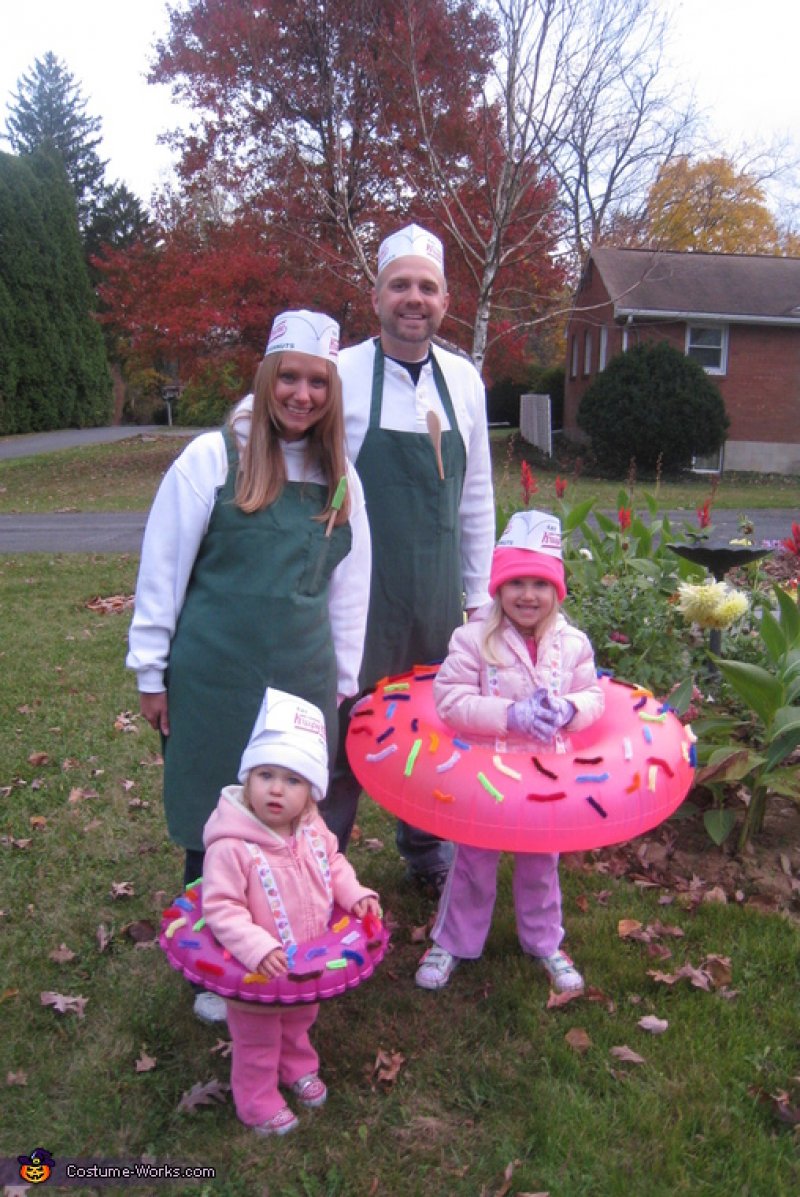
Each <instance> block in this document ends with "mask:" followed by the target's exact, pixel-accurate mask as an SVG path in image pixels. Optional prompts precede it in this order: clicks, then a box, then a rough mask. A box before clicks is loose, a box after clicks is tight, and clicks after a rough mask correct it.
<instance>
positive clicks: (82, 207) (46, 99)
mask: <svg viewBox="0 0 800 1197" xmlns="http://www.w3.org/2000/svg"><path fill="white" fill-rule="evenodd" d="M17 89H18V90H17V91H16V93H14V94H13V95H12V103H11V105H10V106H9V111H8V117H7V120H6V137H7V138H8V141H9V142H10V144H11V148H12V150H13V151H14V152H15V153H17V154H30V153H32V152H33V151H34V150H37V149H39V148H40V147H42V148H44V147H47V146H51V147H52V148H53V149H55V150H56V151H57V152H58V154H59V155H60V157H61V161H62V162H63V164H64V169H65V170H66V172H67V178H68V179H69V181H70V184H71V186H72V189H73V191H74V193H75V203H76V205H77V210H78V226H79V228H80V230H81V234H82V235H85V233H86V231H87V229H88V228H89V227H90V225H91V224H92V221H93V219H94V216H95V212H96V207H97V200H98V197H99V195H100V192H101V190H102V186H103V178H104V175H105V169H106V166H107V165H108V164H107V162H104V161H103V160H102V159H101V158H100V155H99V153H98V147H99V146H100V142H101V136H100V129H101V124H102V122H101V121H100V118H99V117H94V116H89V115H87V112H86V106H87V101H86V100H85V99H84V98H83V96H82V95H81V90H80V87H79V86H78V84H77V83H76V82H75V79H74V76H73V75H72V74H71V73H70V71H69V70H68V69H67V66H66V64H65V63H64V62H62V61H61V60H60V59H58V58H57V57H56V56H55V54H53V53H52V51H48V52H47V53H46V54H45V56H44V58H37V59H36V61H35V63H34V66H33V70H32V71H30V72H29V74H27V75H22V76H21V78H20V79H19V80H18V81H17Z"/></svg>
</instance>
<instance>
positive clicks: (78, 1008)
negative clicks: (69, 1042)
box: [39, 992, 89, 1018]
mask: <svg viewBox="0 0 800 1197" xmlns="http://www.w3.org/2000/svg"><path fill="white" fill-rule="evenodd" d="M39 1000H40V1001H41V1003H42V1005H43V1006H52V1007H53V1008H54V1009H55V1010H57V1011H58V1013H59V1014H77V1016H78V1018H83V1012H84V1009H85V1008H86V1003H87V1002H88V1000H89V999H88V998H85V997H80V996H78V997H70V996H69V995H68V994H66V993H52V992H47V993H40V994H39Z"/></svg>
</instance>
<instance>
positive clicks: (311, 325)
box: [264, 309, 339, 365]
mask: <svg viewBox="0 0 800 1197" xmlns="http://www.w3.org/2000/svg"><path fill="white" fill-rule="evenodd" d="M270 353H310V354H311V356H312V357H321V358H324V359H325V361H326V362H333V364H334V365H336V359H337V358H338V356H339V325H338V324H337V323H336V321H335V320H334V319H333V318H332V317H331V316H326V315H325V313H324V312H308V311H306V310H305V309H302V310H300V311H297V312H281V314H280V315H279V316H276V317H275V319H274V320H273V322H272V331H271V332H270V334H269V340H268V341H267V348H266V349H265V350H264V356H265V357H266V356H267V355H268V354H270Z"/></svg>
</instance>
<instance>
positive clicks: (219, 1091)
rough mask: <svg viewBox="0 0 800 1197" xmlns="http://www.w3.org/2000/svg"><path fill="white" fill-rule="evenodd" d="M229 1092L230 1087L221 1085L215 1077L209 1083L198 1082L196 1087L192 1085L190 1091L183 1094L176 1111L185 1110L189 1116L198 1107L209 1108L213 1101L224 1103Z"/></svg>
mask: <svg viewBox="0 0 800 1197" xmlns="http://www.w3.org/2000/svg"><path fill="white" fill-rule="evenodd" d="M229 1090H230V1085H225V1084H223V1082H222V1081H218V1080H217V1079H216V1077H214V1078H213V1079H212V1080H210V1081H205V1082H203V1081H198V1082H197V1084H196V1085H192V1087H191V1089H189V1090H187V1092H186V1093H184V1094H183V1096H182V1097H181V1100H180V1101H179V1102H178V1109H179V1110H185V1111H186V1113H187V1114H191V1113H193V1112H194V1111H195V1110H196V1109H197V1107H198V1106H210V1105H213V1104H214V1102H215V1101H225V1094H226V1093H227V1092H228V1091H229Z"/></svg>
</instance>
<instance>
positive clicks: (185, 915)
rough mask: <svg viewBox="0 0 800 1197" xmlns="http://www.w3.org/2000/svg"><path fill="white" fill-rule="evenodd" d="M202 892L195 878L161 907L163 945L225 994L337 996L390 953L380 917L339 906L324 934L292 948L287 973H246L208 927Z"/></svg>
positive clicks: (195, 977) (257, 998) (273, 999)
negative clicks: (274, 975) (358, 914)
mask: <svg viewBox="0 0 800 1197" xmlns="http://www.w3.org/2000/svg"><path fill="white" fill-rule="evenodd" d="M202 891H203V886H202V882H200V881H196V882H195V883H194V884H193V885H190V886H189V887H188V888H187V889H186V890H185V891H184V893H183V894H181V896H180V897H178V898H176V899H175V901H174V902H173V903H172V905H171V906H170V907H169V909H167V910H165V911H163V914H162V922H161V935H160V937H159V943H160V944H161V947H162V948H163V949H164V951H165V952H166V954H167V959H168V960H169V962H170V964H171V965H172V967H173V968H175V969H177V970H178V972H181V973H183V975H184V976H185V977H186V978H187V979H188V980H189V981H194V982H195V983H197V984H199V985H202V986H203V988H204V989H210V990H212V991H213V992H214V993H219V994H221V995H222V997H226V998H237V999H239V1000H240V1001H245V1002H263V1003H265V1004H267V1005H269V1004H275V1003H278V1004H282V1005H286V1006H294V1005H299V1004H301V1003H303V1002H318V1001H321V1000H322V999H323V998H332V997H338V995H339V994H341V993H344V992H345V991H346V990H348V989H355V987H356V986H357V985H360V984H361V982H362V981H366V979H367V978H368V977H371V976H372V974H373V972H374V971H375V965H376V964H380V962H381V960H383V957H384V955H385V954H386V947H387V944H388V942H389V935H388V932H387V931H386V928H385V927H384V925H383V923H382V922H381V920H380V919H377V918H375V917H374V916H371V915H367V916H366V918H364V919H357V918H356V917H355V915H353V914H347V913H346V912H345V911H344V910H342V908H341V907H340V906H335V907H334V910H333V915H332V916H331V920H330V923H329V924H328V930H327V931H326V932H325V934H324V935H319V936H317V938H316V939H309V940H307V941H305V942H304V943H301V944H298V945H296V946H294V945H293V946H292V947H290V948H289V949H288V955H289V972H288V973H285V974H284V975H283V976H281V977H277V978H274V979H273V978H268V977H265V976H263V975H262V974H260V973H251V972H248V971H247V969H246V968H245V967H244V965H243V964H241V963H240V962H239V961H238V960H236V959H235V958H234V957H233V956H231V954H230V952H228V951H226V950H225V948H223V947H222V945H221V944H220V943H219V942H218V941H217V940H216V939H215V938H214V936H213V935H212V934H211V931H210V930H209V928H208V927H207V926H206V923H205V919H204V918H203V892H202Z"/></svg>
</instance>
